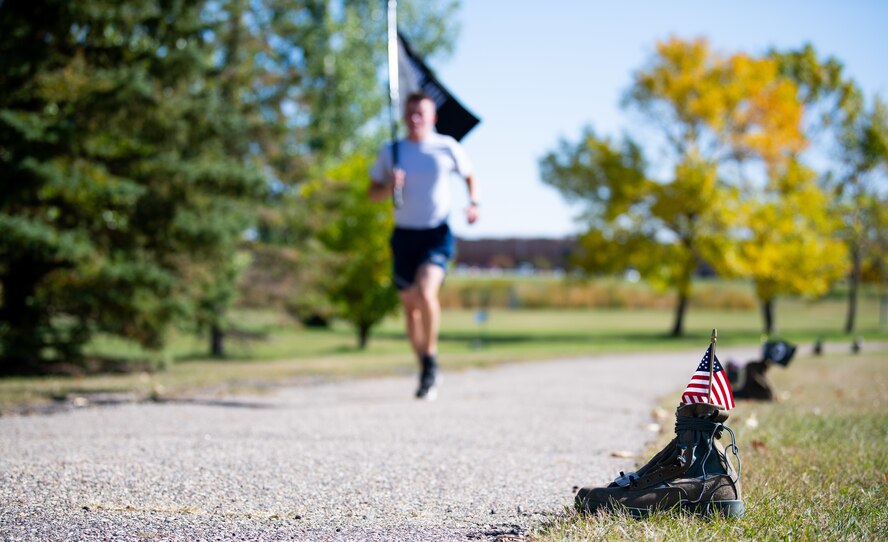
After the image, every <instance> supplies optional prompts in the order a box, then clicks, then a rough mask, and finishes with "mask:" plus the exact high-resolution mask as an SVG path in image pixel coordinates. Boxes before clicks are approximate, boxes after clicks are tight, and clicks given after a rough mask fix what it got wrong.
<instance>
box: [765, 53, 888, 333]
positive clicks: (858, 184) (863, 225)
mask: <svg viewBox="0 0 888 542" xmlns="http://www.w3.org/2000/svg"><path fill="white" fill-rule="evenodd" d="M770 56H771V57H772V58H774V59H775V60H776V61H777V62H778V64H779V66H780V70H781V72H782V73H783V74H784V75H786V76H788V77H790V78H792V79H793V81H795V82H796V84H797V86H798V88H799V97H800V99H801V100H802V101H803V102H804V103H805V106H806V109H807V110H808V111H809V112H808V113H807V114H806V117H807V122H806V131H807V132H808V133H809V138H810V140H811V141H814V142H816V143H817V144H816V146H815V147H814V149H813V151H812V152H813V153H816V154H817V156H816V158H817V162H818V163H819V164H820V167H819V174H820V175H819V177H820V178H819V182H820V184H821V185H822V186H823V188H824V189H825V190H828V191H829V192H830V193H831V194H832V196H833V197H832V198H830V201H829V208H830V212H831V213H833V214H834V215H836V216H841V217H842V222H841V224H840V226H839V227H838V228H837V230H836V231H837V232H838V233H839V235H840V237H841V238H842V239H843V240H844V242H845V244H846V245H847V254H848V256H849V265H848V269H849V272H848V311H847V316H846V319H845V327H844V329H845V332H846V333H853V332H854V328H855V320H856V314H857V300H858V292H859V287H860V282H861V279H862V276H863V274H862V272H863V268H864V267H865V266H867V265H868V261H869V260H871V259H874V260H878V259H879V257H880V256H879V244H878V243H875V242H874V241H873V239H874V238H876V237H878V232H876V231H874V229H875V228H876V227H877V224H878V223H879V222H878V220H877V218H876V217H875V216H873V215H872V213H869V212H868V211H867V209H868V208H869V207H868V203H870V202H872V201H873V199H875V200H878V199H879V198H881V199H883V200H884V199H885V197H886V196H885V194H884V192H882V193H881V194H880V193H879V190H878V183H880V182H884V172H885V170H884V167H881V166H883V165H884V163H885V150H884V149H885V143H884V141H885V138H886V135H885V134H886V133H888V132H886V121H885V118H884V105H883V104H882V103H881V102H880V100H879V99H878V98H877V99H876V101H875V104H874V106H873V109H871V110H866V108H865V104H864V99H863V95H862V93H861V91H860V89H859V88H858V87H857V85H856V84H855V83H854V81H853V80H851V79H850V78H848V77H846V75H845V74H844V67H843V66H842V63H841V62H839V61H838V60H836V59H834V58H825V59H821V58H819V57H818V55H817V53H816V51H815V50H814V48H813V47H812V46H811V45H810V44H808V45H805V46H804V47H802V48H801V49H799V50H790V51H776V50H775V51H771V52H770ZM880 110H881V111H882V113H879V111H880ZM880 115H881V120H880ZM880 141H881V143H880Z"/></svg>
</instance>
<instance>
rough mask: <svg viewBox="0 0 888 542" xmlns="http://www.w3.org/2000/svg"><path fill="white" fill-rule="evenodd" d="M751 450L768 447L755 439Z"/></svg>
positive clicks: (763, 449)
mask: <svg viewBox="0 0 888 542" xmlns="http://www.w3.org/2000/svg"><path fill="white" fill-rule="evenodd" d="M752 449H753V450H755V451H757V452H764V451H765V450H767V449H768V447H767V446H765V443H764V442H762V441H760V440H755V439H753V441H752ZM885 476H888V474H886V475H885Z"/></svg>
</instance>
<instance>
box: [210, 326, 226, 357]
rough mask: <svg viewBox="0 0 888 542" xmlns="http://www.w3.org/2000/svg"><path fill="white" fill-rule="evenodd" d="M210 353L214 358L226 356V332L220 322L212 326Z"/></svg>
mask: <svg viewBox="0 0 888 542" xmlns="http://www.w3.org/2000/svg"><path fill="white" fill-rule="evenodd" d="M210 355H211V356H213V357H214V358H224V357H225V332H224V331H222V328H220V327H219V325H218V324H213V325H212V326H210Z"/></svg>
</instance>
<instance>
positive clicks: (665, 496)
mask: <svg viewBox="0 0 888 542" xmlns="http://www.w3.org/2000/svg"><path fill="white" fill-rule="evenodd" d="M727 419H728V413H727V412H725V411H724V410H721V409H720V408H718V407H716V406H714V405H709V404H695V405H681V406H679V407H678V410H677V411H676V422H675V434H676V436H675V438H674V439H672V442H670V443H669V444H667V445H666V447H665V448H663V449H662V450H661V451H660V452H659V453H657V454H656V455H655V456H654V457H653V458H651V460H650V461H648V463H647V464H646V465H645V466H643V467H641V468H640V469H638V471H637V472H632V473H629V474H624V473H622V472H621V473H620V477H619V478H617V479H616V480H614V482H613V483H611V484H610V485H609V486H607V487H597V488H589V487H584V488H582V489H580V491H579V492H578V493H577V496H576V505H577V508H579V509H580V510H583V511H586V512H595V511H597V510H599V509H605V510H620V509H625V510H627V511H628V512H629V513H630V514H632V515H634V516H644V515H646V514H648V513H650V512H652V511H655V510H665V509H668V508H673V507H675V506H682V507H685V508H687V509H689V510H691V511H694V512H697V513H701V514H705V515H709V514H713V513H720V514H723V515H726V516H729V517H740V516H742V515H743V510H744V508H743V500H742V498H741V495H740V473H739V472H737V471H735V470H734V467H733V465H732V464H731V462H730V461H728V458H727V456H726V455H725V449H724V448H723V447H722V445H721V444H720V443H719V442H718V439H719V437H721V433H722V430H724V429H727V431H728V432H729V433H730V435H731V446H730V450H731V452H732V453H733V454H734V456H736V457H737V462H738V466H739V462H740V455H739V453H738V450H737V445H736V441H735V439H734V433H733V431H731V430H730V428H728V427H727V426H726V425H724V422H725V420H727Z"/></svg>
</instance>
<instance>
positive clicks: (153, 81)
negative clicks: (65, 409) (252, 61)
mask: <svg viewBox="0 0 888 542" xmlns="http://www.w3.org/2000/svg"><path fill="white" fill-rule="evenodd" d="M204 7H205V4H204V3H203V2H198V1H192V2H187V1H184V2H172V3H168V2H147V1H146V2H137V1H131V2H117V1H115V2H110V1H106V0H90V1H89V2H86V1H49V2H37V3H35V2H24V1H17V0H13V1H6V2H4V3H3V4H2V5H0V58H2V63H3V69H2V70H0V86H2V88H3V89H4V92H3V93H2V95H0V176H2V177H3V179H4V190H3V194H2V197H0V284H2V292H3V298H2V304H0V372H3V373H13V372H32V371H40V370H45V369H46V368H47V366H48V365H51V364H53V363H56V362H60V361H65V362H76V361H77V360H78V359H81V357H82V351H81V347H82V346H83V344H84V343H85V342H87V341H88V340H89V338H90V336H91V335H92V334H93V333H95V332H97V331H101V332H107V333H112V334H116V335H120V336H123V337H127V338H130V339H134V340H136V341H138V342H140V343H141V344H143V345H145V346H148V347H158V346H160V345H161V344H162V343H163V338H164V333H165V331H166V329H167V326H168V324H169V323H170V322H172V321H173V320H174V319H175V318H176V317H177V316H180V315H185V314H188V313H189V312H191V311H192V310H193V301H194V299H195V297H194V289H195V286H194V284H192V283H191V282H189V281H188V280H187V277H188V276H189V275H192V274H193V273H194V271H195V269H196V268H203V269H204V270H210V272H211V271H212V269H213V265H214V264H215V263H218V262H220V261H227V260H228V259H229V258H230V257H232V256H233V254H232V253H231V247H232V246H233V243H232V239H235V238H237V237H238V236H240V235H241V232H242V231H243V229H244V228H245V226H246V225H247V218H248V215H249V213H248V203H249V201H251V200H252V199H253V198H255V197H256V196H257V195H258V194H259V193H260V191H261V188H262V178H261V176H260V175H259V174H258V173H257V172H256V170H255V169H254V168H252V167H251V166H250V164H249V163H247V162H245V160H244V156H243V155H239V154H237V153H235V154H234V155H232V154H231V151H232V149H239V148H241V147H240V146H239V143H238V141H237V140H236V139H232V138H233V137H236V134H239V133H241V129H242V127H243V124H242V123H243V118H242V116H241V115H240V113H239V111H237V110H236V109H232V108H230V107H228V104H227V103H226V101H225V99H224V96H223V94H222V93H221V90H220V87H219V86H218V85H214V84H213V83H212V79H213V76H214V72H213V65H212V62H211V60H212V53H213V51H212V48H211V47H210V46H209V45H208V36H209V35H210V34H211V33H212V31H213V27H212V24H210V23H209V22H208V21H207V20H206V19H205V17H204V13H203V8H204Z"/></svg>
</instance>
